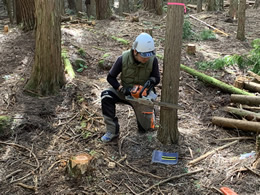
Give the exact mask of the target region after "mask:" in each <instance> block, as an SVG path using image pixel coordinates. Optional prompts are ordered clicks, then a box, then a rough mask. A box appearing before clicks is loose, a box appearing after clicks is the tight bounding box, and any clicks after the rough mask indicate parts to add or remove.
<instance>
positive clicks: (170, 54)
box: [157, 0, 184, 144]
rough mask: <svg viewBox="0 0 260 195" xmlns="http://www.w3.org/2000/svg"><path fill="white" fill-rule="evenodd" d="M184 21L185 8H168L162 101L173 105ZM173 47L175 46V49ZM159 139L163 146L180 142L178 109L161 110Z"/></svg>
mask: <svg viewBox="0 0 260 195" xmlns="http://www.w3.org/2000/svg"><path fill="white" fill-rule="evenodd" d="M177 2H178V3H184V1H183V0H177ZM183 21H184V11H183V6H178V5H170V6H168V13H167V23H166V24H167V28H166V35H165V42H166V45H165V49H164V53H165V55H164V66H163V80H162V84H163V86H162V96H161V100H162V101H163V102H168V103H172V104H178V96H179V94H178V92H179V76H180V60H181V46H182V29H183ZM172 45H174V49H173V48H172ZM157 138H158V140H159V141H160V142H162V143H163V144H172V143H176V142H178V139H179V131H178V116H177V110H176V109H172V110H170V109H161V111H160V129H159V131H158V134H157Z"/></svg>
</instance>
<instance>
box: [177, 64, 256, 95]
mask: <svg viewBox="0 0 260 195" xmlns="http://www.w3.org/2000/svg"><path fill="white" fill-rule="evenodd" d="M180 68H181V69H182V70H183V71H185V72H187V73H189V74H191V75H193V76H195V77H198V79H200V80H202V81H204V82H207V83H209V84H211V85H214V86H216V87H218V88H220V89H222V90H223V91H227V92H229V93H235V94H242V95H248V96H254V94H252V93H248V92H246V91H243V90H241V89H238V88H236V87H234V86H232V85H228V84H226V83H224V82H222V81H219V80H217V79H215V78H213V77H210V76H208V75H206V74H203V73H201V72H198V71H196V70H195V69H192V68H189V67H187V66H184V65H183V64H181V67H180Z"/></svg>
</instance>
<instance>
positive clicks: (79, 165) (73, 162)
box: [67, 153, 93, 178]
mask: <svg viewBox="0 0 260 195" xmlns="http://www.w3.org/2000/svg"><path fill="white" fill-rule="evenodd" d="M92 159H93V157H92V156H91V155H89V154H86V153H83V154H79V155H76V156H73V157H71V158H70V160H69V163H68V165H67V172H68V174H69V175H70V176H71V177H74V178H80V177H82V176H83V175H84V174H85V173H87V172H88V171H90V170H91V169H92V168H91V165H90V163H91V160H92Z"/></svg>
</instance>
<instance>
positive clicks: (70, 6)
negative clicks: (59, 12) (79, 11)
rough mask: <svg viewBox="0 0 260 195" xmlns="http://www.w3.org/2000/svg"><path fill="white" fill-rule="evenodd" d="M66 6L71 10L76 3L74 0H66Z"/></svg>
mask: <svg viewBox="0 0 260 195" xmlns="http://www.w3.org/2000/svg"><path fill="white" fill-rule="evenodd" d="M68 7H69V9H71V10H74V11H75V10H76V4H75V0H68Z"/></svg>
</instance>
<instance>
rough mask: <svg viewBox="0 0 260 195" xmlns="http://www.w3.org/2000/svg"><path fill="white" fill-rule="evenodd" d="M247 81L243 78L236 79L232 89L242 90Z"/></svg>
mask: <svg viewBox="0 0 260 195" xmlns="http://www.w3.org/2000/svg"><path fill="white" fill-rule="evenodd" d="M245 81H247V79H246V78H245V77H240V76H239V77H237V78H236V80H235V82H234V84H233V85H234V87H237V88H239V89H244V82H245Z"/></svg>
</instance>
